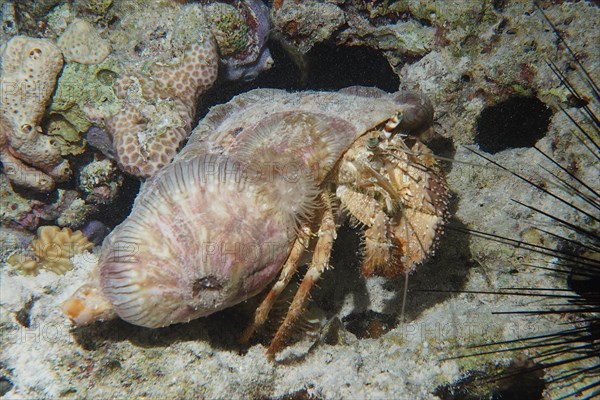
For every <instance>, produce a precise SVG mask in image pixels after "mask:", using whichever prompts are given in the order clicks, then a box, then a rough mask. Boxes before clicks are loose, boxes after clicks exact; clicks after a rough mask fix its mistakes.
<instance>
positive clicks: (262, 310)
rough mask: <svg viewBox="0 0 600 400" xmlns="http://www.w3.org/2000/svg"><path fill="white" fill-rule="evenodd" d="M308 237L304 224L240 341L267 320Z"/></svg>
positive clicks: (308, 231)
mask: <svg viewBox="0 0 600 400" xmlns="http://www.w3.org/2000/svg"><path fill="white" fill-rule="evenodd" d="M309 238H310V227H309V226H307V225H305V226H303V227H302V228H300V230H299V234H298V238H296V240H295V241H294V244H293V246H292V250H291V252H290V255H289V256H288V259H287V260H286V262H285V264H284V265H283V267H282V269H281V274H280V275H279V279H278V280H277V282H275V284H274V285H273V287H272V288H271V290H269V293H268V294H267V296H266V297H265V298H264V299H263V301H262V302H261V303H260V305H259V306H258V308H257V309H256V312H255V313H254V321H252V323H251V324H250V325H248V327H246V329H245V330H244V332H243V333H242V337H241V339H240V342H241V343H247V342H248V341H249V340H250V338H251V337H252V335H254V332H255V331H256V329H258V328H259V327H261V326H262V325H263V324H264V323H265V322H266V321H267V318H268V317H269V313H270V312H271V308H273V304H275V301H276V300H277V298H278V297H279V295H280V294H281V292H282V291H283V290H284V289H285V288H286V286H287V285H288V284H289V283H290V280H291V279H292V277H293V276H294V274H295V273H296V270H297V269H298V264H299V263H300V259H301V258H302V256H303V255H304V253H305V251H306V246H307V245H308V241H309Z"/></svg>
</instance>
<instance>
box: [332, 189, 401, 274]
mask: <svg viewBox="0 0 600 400" xmlns="http://www.w3.org/2000/svg"><path fill="white" fill-rule="evenodd" d="M337 195H338V197H339V199H340V201H341V202H342V205H343V206H344V207H345V208H346V209H347V210H348V212H349V213H350V214H351V215H352V216H354V217H355V218H356V219H357V220H358V221H359V222H360V223H361V224H363V225H364V226H366V227H368V228H367V230H366V231H365V235H364V237H365V242H364V244H365V255H364V258H363V264H362V272H363V274H364V275H365V276H372V275H375V274H377V273H379V274H381V272H383V275H386V276H387V275H390V276H393V275H396V274H395V273H394V271H393V269H394V263H393V262H392V261H393V260H392V254H391V253H392V247H393V244H392V242H391V241H390V232H389V218H388V217H387V215H386V214H385V213H384V212H383V208H382V207H381V204H380V203H379V202H378V201H377V200H375V199H374V198H373V197H371V196H368V195H366V194H364V193H359V192H357V191H354V190H352V189H350V188H348V187H346V186H340V187H339V188H338V190H337ZM388 269H390V271H388ZM380 270H383V271H380Z"/></svg>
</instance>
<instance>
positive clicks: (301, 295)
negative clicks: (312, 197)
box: [267, 192, 336, 356]
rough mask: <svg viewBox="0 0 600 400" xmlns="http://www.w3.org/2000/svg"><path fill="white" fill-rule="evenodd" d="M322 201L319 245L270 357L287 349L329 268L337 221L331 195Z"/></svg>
mask: <svg viewBox="0 0 600 400" xmlns="http://www.w3.org/2000/svg"><path fill="white" fill-rule="evenodd" d="M321 201H322V203H323V217H322V219H321V224H320V227H319V232H318V239H317V244H316V246H315V249H314V253H313V256H312V260H311V263H310V266H309V268H308V271H307V272H306V275H304V278H303V279H302V283H301V284H300V287H299V288H298V291H297V292H296V295H295V296H294V299H293V300H292V304H291V305H290V308H289V310H288V313H287V315H286V316H285V320H284V321H283V323H282V324H281V326H280V327H279V329H278V330H277V332H276V333H275V337H273V340H272V341H271V345H270V346H269V349H268V350H267V354H269V355H270V356H273V355H274V354H276V353H277V352H278V351H280V350H281V349H283V348H284V347H285V345H286V338H287V337H288V335H289V333H290V331H291V330H292V329H293V327H294V325H295V323H296V321H297V320H298V318H299V317H300V316H301V315H302V312H303V311H304V308H305V304H306V301H307V299H308V297H309V294H310V290H311V289H312V287H313V285H314V284H315V282H316V281H318V280H319V278H320V277H321V274H322V273H323V271H325V270H326V269H327V267H328V266H329V258H330V256H331V249H332V248H333V242H334V240H335V237H336V231H335V219H334V216H333V209H332V205H331V196H330V194H329V193H328V192H324V193H321Z"/></svg>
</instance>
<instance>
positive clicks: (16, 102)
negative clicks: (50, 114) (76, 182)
mask: <svg viewBox="0 0 600 400" xmlns="http://www.w3.org/2000/svg"><path fill="white" fill-rule="evenodd" d="M1 60H2V70H1V71H0V74H1V75H0V76H1V78H0V87H1V89H2V97H1V98H0V159H1V160H2V164H3V165H4V172H5V174H6V175H7V176H8V178H9V179H10V180H11V182H13V183H15V184H17V185H20V186H24V187H27V188H30V189H34V190H37V191H40V192H48V191H51V190H52V189H53V188H54V184H55V181H63V180H66V179H68V178H69V177H70V175H71V169H70V167H69V162H68V161H67V160H64V159H63V158H62V157H61V155H60V150H59V148H58V147H57V145H56V142H55V141H54V140H53V139H52V138H51V137H49V136H47V135H45V134H44V133H43V132H42V128H41V126H40V124H41V121H42V117H43V115H44V111H45V109H46V105H47V103H48V101H49V100H50V98H51V96H52V92H53V90H54V86H55V83H56V77H57V75H58V74H59V72H60V71H61V68H62V66H63V58H62V55H61V53H60V50H59V49H58V48H57V47H56V46H55V45H54V44H53V43H52V42H51V41H49V40H46V39H33V38H29V37H25V36H15V37H14V38H12V39H11V40H10V41H9V42H8V43H7V44H6V47H5V49H4V51H3V53H2V56H1Z"/></svg>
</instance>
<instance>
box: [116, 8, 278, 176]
mask: <svg viewBox="0 0 600 400" xmlns="http://www.w3.org/2000/svg"><path fill="white" fill-rule="evenodd" d="M236 4H237V3H236ZM178 7H179V8H175V9H174V10H173V11H171V12H172V14H171V16H170V18H172V19H173V20H174V21H175V22H174V24H173V25H174V26H173V28H172V31H170V32H169V35H170V37H171V38H172V39H171V41H170V44H171V47H170V48H169V51H168V54H167V56H164V55H162V54H161V56H160V57H155V59H154V60H153V61H149V60H148V58H146V59H145V60H144V65H146V66H147V67H146V68H143V69H142V71H139V68H138V66H137V65H135V66H134V68H133V69H134V70H135V71H136V72H135V73H131V72H127V71H124V72H123V73H121V74H120V76H119V78H118V79H117V80H116V82H115V84H114V89H115V93H116V94H117V97H118V99H119V102H120V104H122V107H121V110H120V111H119V112H116V113H114V114H113V115H110V116H108V117H106V119H105V125H106V131H107V133H108V134H109V135H110V136H111V138H112V141H113V147H114V150H115V156H116V160H117V162H118V164H119V167H120V168H121V169H122V170H124V171H126V172H128V173H129V174H132V175H135V176H139V177H142V178H148V177H150V176H152V175H154V174H155V173H156V172H157V171H158V170H160V168H162V167H163V166H164V165H166V164H167V163H169V162H170V161H171V160H172V159H173V157H174V156H175V154H176V152H177V150H178V148H179V147H180V145H181V144H182V142H183V141H184V140H185V138H186V137H187V135H188V134H189V132H190V131H191V129H192V126H191V122H192V119H193V117H194V113H195V110H196V107H197V103H198V101H199V99H200V97H201V95H202V94H203V93H204V92H205V91H206V90H208V89H209V88H210V87H211V86H212V85H213V84H214V83H215V81H216V79H217V73H218V66H219V61H220V60H221V62H222V63H223V64H224V66H225V73H224V76H225V78H226V79H253V78H254V77H256V75H257V74H258V73H259V72H260V71H262V70H264V69H267V68H269V67H270V65H271V63H272V60H271V58H270V54H269V52H268V49H266V43H265V42H266V38H267V35H268V27H269V23H268V12H267V9H266V7H265V6H264V5H263V4H262V3H261V2H257V1H254V0H252V1H244V2H240V3H239V4H238V5H237V6H233V5H229V4H224V3H214V4H213V3H210V4H207V5H206V6H204V7H203V6H201V5H199V4H194V3H192V4H184V5H181V6H178ZM134 23H135V25H131V24H132V21H121V23H120V26H119V28H120V29H121V30H122V35H121V36H115V38H114V39H113V42H114V43H115V49H116V50H117V51H121V46H122V45H121V42H120V41H121V40H123V39H125V38H126V39H127V40H129V41H131V40H132V36H125V32H128V30H131V29H132V27H133V28H134V29H136V30H138V24H137V20H136V21H134ZM190 27H194V29H193V30H192V29H190ZM161 31H162V32H163V34H166V32H167V30H166V29H165V28H164V27H161ZM152 34H153V35H155V34H156V32H153V33H152ZM129 43H131V42H129ZM135 46H137V47H138V48H140V49H143V51H149V49H150V48H152V47H157V46H158V47H160V46H161V42H160V41H156V42H148V41H147V40H146V39H143V40H141V41H140V42H138V43H137V44H136V45H135ZM127 50H129V48H128V49H127ZM169 55H170V57H169Z"/></svg>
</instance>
